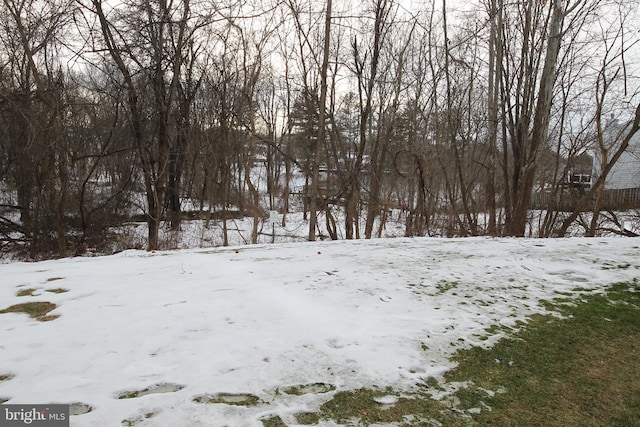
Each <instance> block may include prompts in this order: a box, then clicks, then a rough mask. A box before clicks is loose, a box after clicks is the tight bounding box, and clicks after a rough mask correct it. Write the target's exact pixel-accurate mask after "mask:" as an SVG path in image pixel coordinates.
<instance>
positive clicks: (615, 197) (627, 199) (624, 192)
mask: <svg viewBox="0 0 640 427" xmlns="http://www.w3.org/2000/svg"><path fill="white" fill-rule="evenodd" d="M582 196H583V194H580V192H578V191H565V192H563V193H561V194H560V195H558V196H556V200H553V198H552V195H551V194H549V193H535V194H534V195H533V199H532V207H533V209H549V208H553V209H555V210H557V211H565V212H573V211H574V209H575V207H576V206H577V204H578V201H579V200H580V199H581V198H582ZM593 205H594V201H593V200H591V201H590V202H589V204H588V205H587V206H586V207H585V208H584V211H591V210H593ZM638 208H640V188H624V189H621V190H605V191H604V194H603V196H602V202H601V205H600V209H601V210H612V211H623V210H628V209H638Z"/></svg>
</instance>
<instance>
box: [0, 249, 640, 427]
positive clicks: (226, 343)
mask: <svg viewBox="0 0 640 427" xmlns="http://www.w3.org/2000/svg"><path fill="white" fill-rule="evenodd" d="M639 244H640V241H638V240H636V239H631V238H608V239H605V238H594V239H584V238H572V239H562V240H554V239H545V240H536V239H529V240H524V239H488V238H473V239H449V240H447V239H429V238H420V239H418V238H416V239H405V238H397V239H379V240H372V241H338V242H323V243H292V244H279V245H260V246H251V247H236V248H219V249H208V250H206V249H198V250H193V249H192V250H183V251H171V252H158V253H148V252H142V251H126V252H123V253H120V254H117V255H113V256H108V257H98V258H73V259H63V260H57V261H46V262H39V263H20V262H16V263H8V264H0V277H2V279H1V283H0V309H3V308H6V307H9V306H11V305H14V304H19V303H24V302H30V301H49V302H52V303H55V304H57V305H58V307H57V309H55V310H54V311H53V312H51V313H50V314H55V315H59V316H60V317H58V318H56V319H55V320H52V321H48V322H39V321H37V320H34V319H31V318H30V317H28V316H27V315H26V314H16V313H9V314H0V322H1V323H0V378H2V377H3V376H5V377H9V379H7V380H4V381H0V399H2V400H7V399H8V403H32V404H36V403H38V404H40V403H76V404H77V405H75V406H74V411H77V412H83V411H82V409H83V408H87V407H88V406H90V407H91V408H92V410H91V411H90V412H88V413H84V414H81V415H75V416H73V417H72V419H71V425H72V426H101V427H102V426H118V425H140V426H176V427H179V426H185V427H187V426H234V427H235V426H261V425H262V424H261V422H260V419H263V418H265V417H269V416H273V415H278V416H280V417H281V418H282V419H283V420H284V421H285V422H287V423H293V421H294V415H295V414H296V413H299V412H301V411H313V410H316V409H317V408H318V407H319V406H320V405H321V404H322V403H323V402H325V401H327V400H328V399H330V398H331V396H332V395H333V394H334V393H335V391H328V390H329V389H332V388H333V387H335V389H336V390H348V389H354V388H358V387H362V386H373V385H377V386H387V385H389V386H394V387H397V388H398V389H400V390H402V389H405V390H409V389H411V388H412V387H414V386H415V385H416V384H417V383H419V382H420V381H422V380H424V379H426V378H428V377H429V376H436V377H437V376H439V375H441V374H442V373H443V372H445V371H446V370H447V369H450V368H451V367H452V363H451V362H450V361H449V359H448V358H449V357H450V356H451V355H452V353H453V352H455V351H456V350H457V349H458V348H460V347H467V346H471V345H490V344H491V343H493V342H495V340H496V339H498V338H499V337H500V336H501V335H500V333H497V334H494V335H489V333H488V332H487V328H489V327H491V326H495V325H505V326H513V325H515V324H516V322H517V321H518V320H526V318H527V317H528V316H531V315H532V314H533V313H538V312H542V311H543V309H542V307H541V306H540V304H539V303H540V301H541V300H543V299H552V298H554V297H558V296H561V294H565V293H576V292H578V291H577V289H581V290H582V291H586V290H601V289H603V286H604V285H607V284H611V283H614V282H617V281H629V280H633V279H635V278H636V277H638V275H639V273H640V270H639V269H640V257H639V256H638V255H639V254H640V250H639V249H638V245H639ZM25 289H35V291H33V294H34V295H33V296H21V297H19V296H17V295H16V294H17V292H18V291H20V290H25ZM53 289H64V290H68V292H63V293H53V292H48V291H47V290H53ZM499 329H500V328H492V330H493V331H496V330H499ZM487 337H488V339H486V338H487ZM315 383H322V384H325V385H326V387H322V386H321V387H315V388H314V387H309V388H307V389H304V388H301V390H302V391H304V392H306V391H308V393H306V394H301V395H289V394H287V393H284V392H283V390H285V389H286V387H289V386H301V385H307V384H315ZM156 386H159V387H158V388H154V387H156ZM142 390H146V392H143V393H138V396H137V397H135V395H136V391H137V392H140V391H142ZM327 391H328V392H327ZM147 393H148V394H147ZM219 393H229V394H236V393H250V394H253V395H256V396H257V397H259V398H260V400H261V402H260V403H259V404H258V405H256V406H242V405H240V406H233V405H228V404H220V403H217V404H211V403H199V402H198V401H196V400H199V401H201V402H202V401H203V400H204V401H206V400H208V399H209V398H211V397H215V396H216V395H217V394H219ZM145 394H146V395H145ZM119 397H127V398H119ZM194 399H195V400H194ZM82 404H84V405H86V406H83V405H82ZM322 425H325V426H329V425H334V424H331V423H325V424H322Z"/></svg>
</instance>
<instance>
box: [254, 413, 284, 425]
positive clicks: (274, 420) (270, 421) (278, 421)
mask: <svg viewBox="0 0 640 427" xmlns="http://www.w3.org/2000/svg"><path fill="white" fill-rule="evenodd" d="M260 421H262V425H263V426H264V427H287V425H286V424H285V423H284V421H282V418H280V417H279V416H277V415H275V416H273V417H269V418H264V419H262V420H260Z"/></svg>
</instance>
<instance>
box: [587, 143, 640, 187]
mask: <svg viewBox="0 0 640 427" xmlns="http://www.w3.org/2000/svg"><path fill="white" fill-rule="evenodd" d="M611 151H612V152H613V151H614V150H613V149H612V150H611ZM601 163H602V159H601V157H600V153H599V152H598V151H597V150H596V153H595V156H594V158H593V181H592V182H595V180H596V179H598V177H599V176H600V164H601ZM604 188H605V190H621V189H625V188H640V134H636V135H635V136H634V137H633V139H632V140H631V141H630V143H629V148H628V149H627V151H625V152H624V153H623V154H622V156H621V157H620V159H619V160H618V162H617V163H616V164H615V165H614V166H613V168H612V169H611V172H609V176H607V180H606V181H605V184H604Z"/></svg>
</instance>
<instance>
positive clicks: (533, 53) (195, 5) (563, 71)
mask: <svg viewBox="0 0 640 427" xmlns="http://www.w3.org/2000/svg"><path fill="white" fill-rule="evenodd" d="M637 15H638V1H635V0H633V1H630V0H624V1H623V0H512V1H509V0H472V1H467V2H454V1H452V0H449V1H447V0H431V1H427V2H425V3H420V6H414V5H413V3H411V2H403V1H399V0H367V1H357V2H356V1H353V2H351V1H349V2H340V3H339V4H332V1H331V0H326V1H325V2H313V1H309V0H262V1H258V0H222V1H217V0H136V1H133V0H123V1H120V2H110V1H104V0H1V3H0V16H1V17H2V20H1V21H0V190H1V191H0V194H1V195H2V196H1V197H0V248H2V250H7V251H8V250H11V251H15V250H17V249H19V250H24V251H26V252H28V254H29V256H31V257H33V258H38V257H42V256H66V255H68V254H69V253H70V252H73V251H75V250H77V249H78V248H80V247H81V246H83V245H87V244H89V245H94V244H96V242H99V241H105V240H108V239H109V238H110V237H109V235H108V233H109V230H111V229H112V227H114V226H117V225H118V224H121V223H122V222H123V221H128V220H131V219H132V218H133V217H134V216H135V215H136V213H139V212H143V213H144V214H143V216H142V217H141V218H140V219H141V220H144V221H145V222H146V224H147V229H148V248H149V249H156V248H158V246H159V244H160V242H159V230H160V228H161V227H163V226H167V227H171V228H172V229H175V230H178V229H179V228H180V224H181V221H183V220H184V219H185V216H186V215H187V214H191V213H193V212H186V211H187V210H188V211H195V213H196V214H197V215H198V218H204V219H205V220H207V221H209V220H210V219H212V218H213V219H216V220H220V224H221V226H222V227H223V236H224V242H225V244H227V243H228V230H227V228H226V224H227V219H229V218H231V217H233V216H234V215H243V216H249V217H251V218H253V230H252V241H253V242H257V239H258V227H259V223H260V221H262V218H263V217H264V216H265V212H266V211H268V210H278V211H280V212H281V213H282V214H283V217H282V218H283V219H282V221H283V223H285V222H286V220H287V216H286V214H287V213H288V212H290V210H291V209H292V208H291V206H290V200H291V193H292V191H293V190H292V189H293V182H294V179H295V178H296V177H300V176H302V177H303V180H304V190H303V191H302V192H301V194H299V195H298V196H299V197H300V198H301V200H302V201H303V209H304V214H305V218H307V219H308V220H309V235H308V238H309V240H315V238H316V236H317V230H318V224H317V219H318V214H319V213H323V216H322V217H323V218H324V219H325V220H326V227H327V230H328V232H329V234H330V235H331V236H332V237H333V238H337V231H336V230H337V229H338V228H341V229H343V230H344V235H345V237H346V238H361V237H364V238H371V237H375V236H376V235H379V234H380V232H381V224H384V222H385V220H386V218H387V215H388V212H389V210H390V209H391V208H399V207H402V208H403V210H406V212H407V218H406V234H407V235H408V236H417V235H447V236H466V235H493V236H499V235H502V236H524V235H525V234H526V233H527V230H528V229H529V228H528V225H529V224H530V222H531V218H532V217H531V215H532V214H531V208H532V206H531V200H532V195H533V194H534V193H536V192H545V193H548V194H549V195H550V197H548V198H547V199H546V200H548V202H547V204H548V205H547V206H545V208H546V209H544V213H543V214H541V215H540V216H539V217H538V222H539V227H537V230H539V231H538V232H537V233H538V234H539V236H541V237H547V236H562V235H564V234H565V233H566V232H567V230H568V228H569V226H570V225H571V224H572V223H573V222H574V221H575V220H576V218H578V216H579V215H580V212H581V211H582V210H583V209H584V208H585V206H587V205H593V211H594V214H593V216H592V219H591V222H590V223H585V224H584V227H585V233H586V234H587V235H594V234H595V232H596V229H597V224H598V222H597V221H598V215H599V211H600V205H599V201H600V200H602V194H603V192H604V182H605V179H606V176H607V174H608V173H609V172H610V171H611V169H612V168H613V165H614V164H615V162H616V161H617V159H618V158H619V157H620V156H621V155H622V153H624V152H625V150H627V149H628V147H629V145H630V143H631V142H632V140H633V137H634V135H635V134H636V132H637V131H638V129H639V128H640V98H639V90H640V82H639V81H638V78H639V76H640V74H638V72H639V70H640V68H639V67H638V66H639V65H640V64H639V63H638V59H639V58H640V56H639V53H640V52H639V51H638V49H639V46H638V41H640V34H639V33H638V31H637V24H638V16H637ZM592 156H598V158H599V159H600V161H599V162H598V167H599V168H600V170H599V172H600V173H599V174H598V176H597V179H594V182H593V185H591V186H590V187H588V188H586V189H585V188H581V191H580V192H578V193H576V189H575V188H571V186H568V185H567V179H566V177H567V175H568V174H569V173H570V172H572V171H576V170H577V171H580V170H588V171H589V173H590V171H591V163H590V161H589V158H590V157H592ZM256 162H261V164H264V165H265V170H266V177H264V179H265V180H266V194H265V191H262V190H261V185H262V183H261V182H259V179H258V178H257V177H256V176H255V173H254V170H255V168H254V165H255V164H256ZM261 179H262V178H261ZM564 197H573V198H575V199H576V204H575V209H574V211H573V212H562V211H561V210H560V209H559V208H558V206H559V205H560V203H559V201H560V200H562V198H564ZM186 201H188V202H189V208H188V209H186V208H185V202H186ZM338 213H339V215H338ZM361 218H363V223H362V224H361V222H360V219H361ZM338 221H340V224H338Z"/></svg>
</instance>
